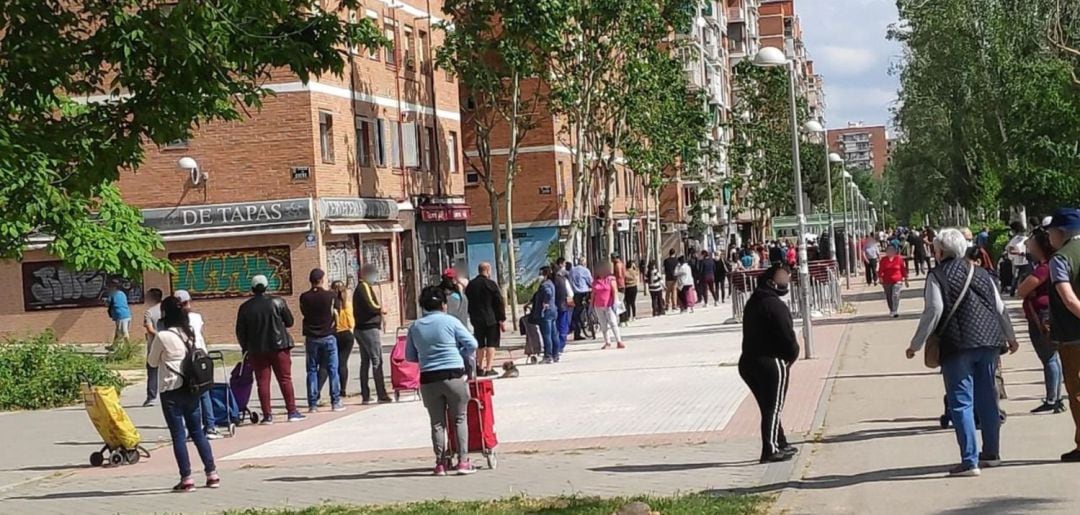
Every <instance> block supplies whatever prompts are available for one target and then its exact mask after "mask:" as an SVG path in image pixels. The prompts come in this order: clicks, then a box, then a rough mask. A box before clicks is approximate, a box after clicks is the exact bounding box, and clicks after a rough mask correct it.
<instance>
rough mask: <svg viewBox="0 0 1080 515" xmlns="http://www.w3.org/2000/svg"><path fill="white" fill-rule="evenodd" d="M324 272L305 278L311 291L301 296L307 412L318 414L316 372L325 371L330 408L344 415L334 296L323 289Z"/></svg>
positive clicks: (317, 381) (313, 271)
mask: <svg viewBox="0 0 1080 515" xmlns="http://www.w3.org/2000/svg"><path fill="white" fill-rule="evenodd" d="M325 281H326V272H323V270H322V269H321V268H315V269H313V270H312V271H311V273H310V274H308V282H310V283H311V289H310V290H308V291H306V292H304V293H303V294H301V295H300V313H301V314H302V315H303V317H304V320H303V323H302V324H301V325H302V327H303V333H304V354H305V360H306V365H307V366H306V371H307V400H308V412H310V413H315V412H317V411H318V402H319V369H323V370H326V373H327V375H328V381H329V383H330V406H331V409H332V410H333V411H344V410H345V406H344V405H343V404H342V403H341V378H340V377H338V352H337V340H336V339H335V338H334V333H335V332H336V331H335V330H336V328H337V313H335V312H334V303H335V302H336V301H337V298H338V297H337V294H336V293H334V292H332V291H330V290H327V289H326V288H323V284H324V283H325Z"/></svg>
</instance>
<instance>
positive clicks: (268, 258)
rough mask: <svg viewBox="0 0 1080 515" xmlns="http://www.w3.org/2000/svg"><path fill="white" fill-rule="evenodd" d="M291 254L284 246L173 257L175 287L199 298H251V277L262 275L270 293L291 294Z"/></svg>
mask: <svg viewBox="0 0 1080 515" xmlns="http://www.w3.org/2000/svg"><path fill="white" fill-rule="evenodd" d="M290 252H291V251H290V250H289V247H287V246H280V247H258V248H248V249H230V250H208V251H199V252H182V253H174V254H169V261H170V262H171V263H172V265H173V267H175V268H176V273H175V274H173V275H172V278H171V279H172V288H173V291H176V290H187V291H188V292H189V293H191V296H192V298H196V299H200V298H201V299H221V298H227V297H244V296H248V295H251V278H252V277H254V276H256V275H259V274H262V275H265V276H266V278H267V279H268V280H269V282H270V285H269V287H268V288H267V290H268V291H271V292H273V293H276V294H280V295H291V294H292V268H291V263H290V260H289V255H290Z"/></svg>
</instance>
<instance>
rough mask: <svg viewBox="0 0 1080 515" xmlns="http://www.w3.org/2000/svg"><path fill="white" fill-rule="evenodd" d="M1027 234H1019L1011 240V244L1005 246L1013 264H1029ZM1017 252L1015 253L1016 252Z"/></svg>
mask: <svg viewBox="0 0 1080 515" xmlns="http://www.w3.org/2000/svg"><path fill="white" fill-rule="evenodd" d="M1025 244H1027V236H1024V235H1023V234H1017V235H1016V236H1013V237H1012V239H1011V240H1009V244H1008V245H1007V246H1006V247H1005V252H1008V253H1009V261H1012V264H1013V266H1024V265H1026V264H1027V255H1026V254H1024V253H1025V252H1027V247H1025ZM1014 252H1015V254H1014Z"/></svg>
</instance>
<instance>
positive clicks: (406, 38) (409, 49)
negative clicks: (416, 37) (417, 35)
mask: <svg viewBox="0 0 1080 515" xmlns="http://www.w3.org/2000/svg"><path fill="white" fill-rule="evenodd" d="M402 35H403V38H402V47H403V48H404V52H403V55H404V57H402V59H403V60H404V61H405V67H406V68H408V69H410V70H415V69H416V55H415V54H414V53H413V48H414V46H413V29H412V27H410V26H408V25H406V26H405V31H404V33H403V34H402Z"/></svg>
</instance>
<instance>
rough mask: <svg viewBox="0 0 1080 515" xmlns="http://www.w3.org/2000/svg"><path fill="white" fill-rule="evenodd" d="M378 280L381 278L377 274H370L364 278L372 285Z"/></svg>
mask: <svg viewBox="0 0 1080 515" xmlns="http://www.w3.org/2000/svg"><path fill="white" fill-rule="evenodd" d="M378 278H379V276H378V275H377V274H368V275H366V276H364V280H365V281H367V282H369V283H372V284H374V283H375V280H376V279H378Z"/></svg>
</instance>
